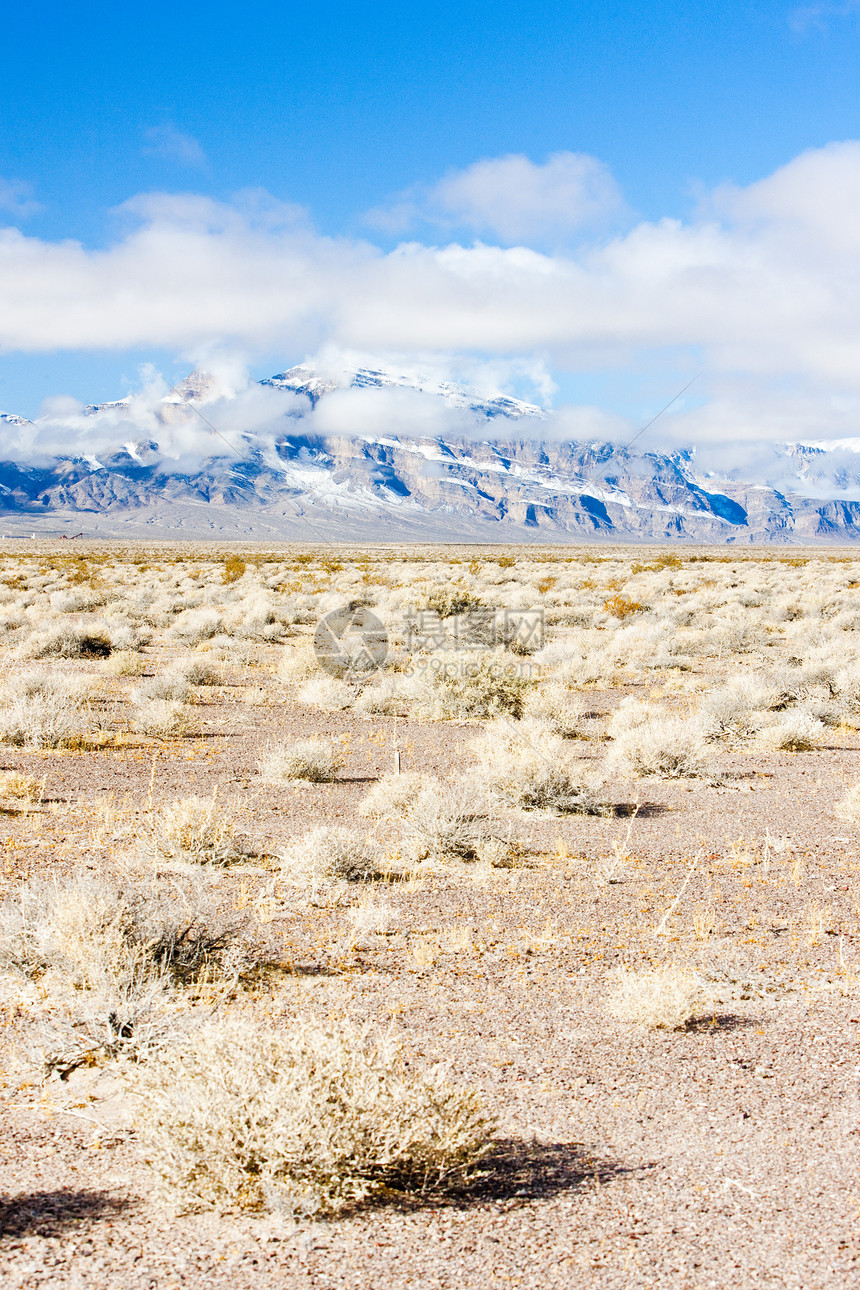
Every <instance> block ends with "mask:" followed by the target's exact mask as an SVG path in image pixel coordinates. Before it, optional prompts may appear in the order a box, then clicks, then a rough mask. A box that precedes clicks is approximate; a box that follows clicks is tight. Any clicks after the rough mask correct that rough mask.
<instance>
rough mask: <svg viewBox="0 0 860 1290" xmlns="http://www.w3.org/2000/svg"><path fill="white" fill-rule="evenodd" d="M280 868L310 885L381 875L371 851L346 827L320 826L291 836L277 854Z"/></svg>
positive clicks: (365, 843) (293, 877) (362, 880)
mask: <svg viewBox="0 0 860 1290" xmlns="http://www.w3.org/2000/svg"><path fill="white" fill-rule="evenodd" d="M281 865H282V867H283V869H284V872H285V873H286V874H287V875H288V876H289V877H290V878H291V879H292V881H293V882H298V883H300V884H302V885H307V886H310V887H312V888H314V889H316V888H317V887H319V886H321V885H322V884H323V883H327V882H337V881H342V882H371V881H373V880H374V879H376V878H379V877H380V876H381V874H380V870H379V866H378V860H377V858H376V857H375V854H374V851H373V850H372V849H371V847H370V846H369V845H368V843H367V842H366V841H365V839H364V838H361V837H359V836H358V835H357V834H355V833H352V832H350V830H349V829H341V828H329V827H327V826H325V825H324V826H322V827H321V828H318V829H312V830H311V832H310V833H306V834H305V835H304V836H303V837H300V838H294V839H293V840H292V841H291V842H290V843H289V844H288V845H287V847H286V848H285V850H284V853H283V855H282V856H281Z"/></svg>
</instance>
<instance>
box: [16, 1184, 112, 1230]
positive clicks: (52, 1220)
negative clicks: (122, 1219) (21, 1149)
mask: <svg viewBox="0 0 860 1290" xmlns="http://www.w3.org/2000/svg"><path fill="white" fill-rule="evenodd" d="M131 1204H132V1202H131V1201H128V1200H122V1199H121V1198H119V1197H117V1196H112V1195H111V1194H110V1193H109V1192H106V1191H67V1190H65V1189H64V1188H59V1189H58V1190H56V1191H35V1192H25V1193H24V1194H23V1195H19V1196H8V1195H7V1196H0V1238H7V1239H8V1238H10V1237H11V1238H15V1237H23V1236H33V1235H39V1236H58V1235H60V1233H62V1232H64V1231H66V1230H67V1229H68V1228H70V1227H73V1226H75V1225H76V1224H80V1223H83V1222H85V1221H87V1220H94V1219H101V1218H117V1217H118V1216H120V1215H121V1214H124V1213H125V1212H126V1211H127V1210H128V1209H130V1208H131Z"/></svg>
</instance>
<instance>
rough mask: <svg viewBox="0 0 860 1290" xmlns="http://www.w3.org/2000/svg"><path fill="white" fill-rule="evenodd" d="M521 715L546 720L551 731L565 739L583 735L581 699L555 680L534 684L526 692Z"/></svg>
mask: <svg viewBox="0 0 860 1290" xmlns="http://www.w3.org/2000/svg"><path fill="white" fill-rule="evenodd" d="M523 716H524V717H536V718H538V719H539V720H542V721H547V722H548V723H549V725H550V727H551V729H552V731H553V733H554V734H557V735H561V736H562V737H563V738H565V739H575V738H577V737H579V736H583V735H584V729H583V724H582V721H583V704H582V700H581V699H580V697H579V695H578V694H576V693H575V692H574V691H573V690H569V689H568V688H567V686H566V685H562V684H560V682H557V681H550V682H549V683H547V684H546V685H536V686H535V687H534V688H533V689H531V690H530V691H529V692H528V693H527V694H526V697H525V703H524V704H523Z"/></svg>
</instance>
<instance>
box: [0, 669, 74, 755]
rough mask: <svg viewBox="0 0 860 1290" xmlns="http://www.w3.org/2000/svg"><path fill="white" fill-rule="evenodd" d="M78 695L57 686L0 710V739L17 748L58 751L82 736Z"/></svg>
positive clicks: (11, 703) (23, 695) (59, 685)
mask: <svg viewBox="0 0 860 1290" xmlns="http://www.w3.org/2000/svg"><path fill="white" fill-rule="evenodd" d="M80 703H81V699H80V695H79V694H77V693H76V691H75V689H73V688H68V686H63V685H62V682H58V684H57V685H55V686H50V688H46V689H45V690H43V693H27V690H26V686H24V693H22V694H19V695H18V697H17V698H14V699H13V700H12V702H10V703H8V704H6V706H5V707H4V708H0V739H3V742H4V743H12V744H14V746H15V747H18V748H59V747H62V746H63V744H64V743H68V742H70V740H71V739H73V738H75V737H76V735H79V734H80V733H81V729H83V725H81V717H80V712H79V710H80Z"/></svg>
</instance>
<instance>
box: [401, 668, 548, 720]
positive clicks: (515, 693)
mask: <svg viewBox="0 0 860 1290" xmlns="http://www.w3.org/2000/svg"><path fill="white" fill-rule="evenodd" d="M421 681H422V686H421V690H422V691H423V692H422V693H420V694H419V697H418V698H417V699H416V700H415V704H414V706H415V708H416V710H417V711H418V712H420V713H422V714H424V715H426V716H428V717H431V718H433V719H434V720H439V721H456V720H458V719H461V718H464V717H465V718H470V717H481V718H485V717H498V716H511V717H520V716H522V712H523V704H524V702H525V697H526V695H527V693H528V691H529V690H530V689H531V687H532V685H533V684H534V682H533V681H532V680H531V678H530V677H528V676H527V675H525V673H524V672H523V669H522V664H521V663H519V662H518V661H517V659H515V658H513V657H512V656H511V655H510V654H507V653H505V651H504V650H492V651H490V650H483V651H479V652H476V653H474V654H467V653H466V652H465V651H464V652H463V653H461V654H460V655H458V656H457V657H456V658H455V659H454V660H452V659H451V658H450V656H448V655H442V656H438V655H433V656H431V657H430V658H429V659H427V660H426V666H425V667H424V668H423V670H422V672H421Z"/></svg>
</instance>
